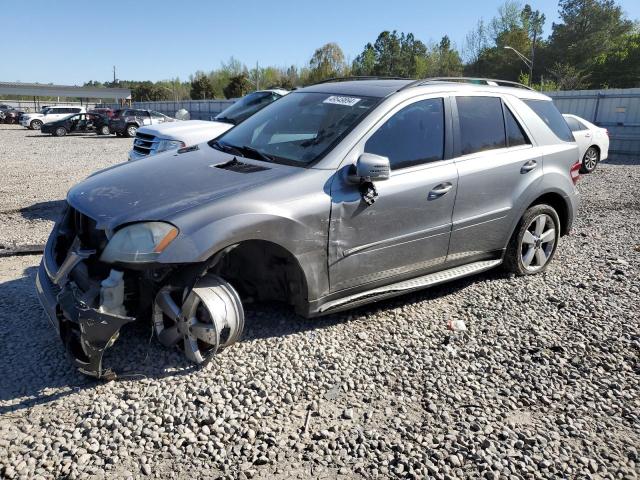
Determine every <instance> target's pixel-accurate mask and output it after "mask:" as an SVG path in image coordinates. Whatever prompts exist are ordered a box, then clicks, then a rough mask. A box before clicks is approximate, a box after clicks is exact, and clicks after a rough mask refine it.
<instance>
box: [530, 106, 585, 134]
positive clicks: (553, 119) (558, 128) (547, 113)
mask: <svg viewBox="0 0 640 480" xmlns="http://www.w3.org/2000/svg"><path fill="white" fill-rule="evenodd" d="M524 103H526V104H527V105H528V106H529V108H531V110H533V111H534V112H535V113H536V115H538V117H540V119H542V121H543V122H544V123H546V124H547V126H548V127H549V128H550V129H551V131H552V132H553V133H555V134H556V136H557V137H558V138H559V139H560V140H564V141H565V142H573V141H574V139H573V134H572V133H571V130H569V126H568V125H567V122H565V120H564V117H563V116H562V115H561V114H560V112H559V111H558V109H557V108H556V106H555V105H554V104H553V102H552V101H551V100H524Z"/></svg>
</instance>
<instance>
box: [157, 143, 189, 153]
mask: <svg viewBox="0 0 640 480" xmlns="http://www.w3.org/2000/svg"><path fill="white" fill-rule="evenodd" d="M184 146H185V145H184V142H181V141H180V140H160V141H159V142H158V148H157V149H156V153H160V152H166V151H167V150H176V149H178V148H182V147H184Z"/></svg>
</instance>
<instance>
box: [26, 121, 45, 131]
mask: <svg viewBox="0 0 640 480" xmlns="http://www.w3.org/2000/svg"><path fill="white" fill-rule="evenodd" d="M29 127H30V128H31V130H40V128H41V127H42V121H41V120H31V123H30V124H29Z"/></svg>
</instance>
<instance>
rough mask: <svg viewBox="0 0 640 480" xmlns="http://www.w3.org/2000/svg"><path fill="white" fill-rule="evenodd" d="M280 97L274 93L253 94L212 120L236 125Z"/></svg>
mask: <svg viewBox="0 0 640 480" xmlns="http://www.w3.org/2000/svg"><path fill="white" fill-rule="evenodd" d="M281 96H282V95H279V94H277V93H275V92H254V93H250V94H249V95H247V96H245V97H242V98H241V99H240V100H238V101H237V102H235V103H234V104H233V105H231V106H230V107H228V108H225V109H224V110H223V111H222V112H220V113H219V114H218V115H216V117H215V118H214V120H216V121H218V122H227V123H232V124H233V125H237V124H239V123H240V122H243V121H244V120H246V119H247V118H249V117H250V116H251V115H253V114H254V113H256V112H257V111H258V110H260V109H262V108H264V107H266V106H267V105H269V104H270V103H271V102H273V101H275V100H277V99H279V98H280V97H281Z"/></svg>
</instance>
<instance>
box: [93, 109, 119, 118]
mask: <svg viewBox="0 0 640 480" xmlns="http://www.w3.org/2000/svg"><path fill="white" fill-rule="evenodd" d="M89 112H90V113H99V114H100V115H104V116H105V117H107V118H112V117H113V113H114V112H115V110H114V109H113V108H106V107H96V108H94V109H93V110H89Z"/></svg>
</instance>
